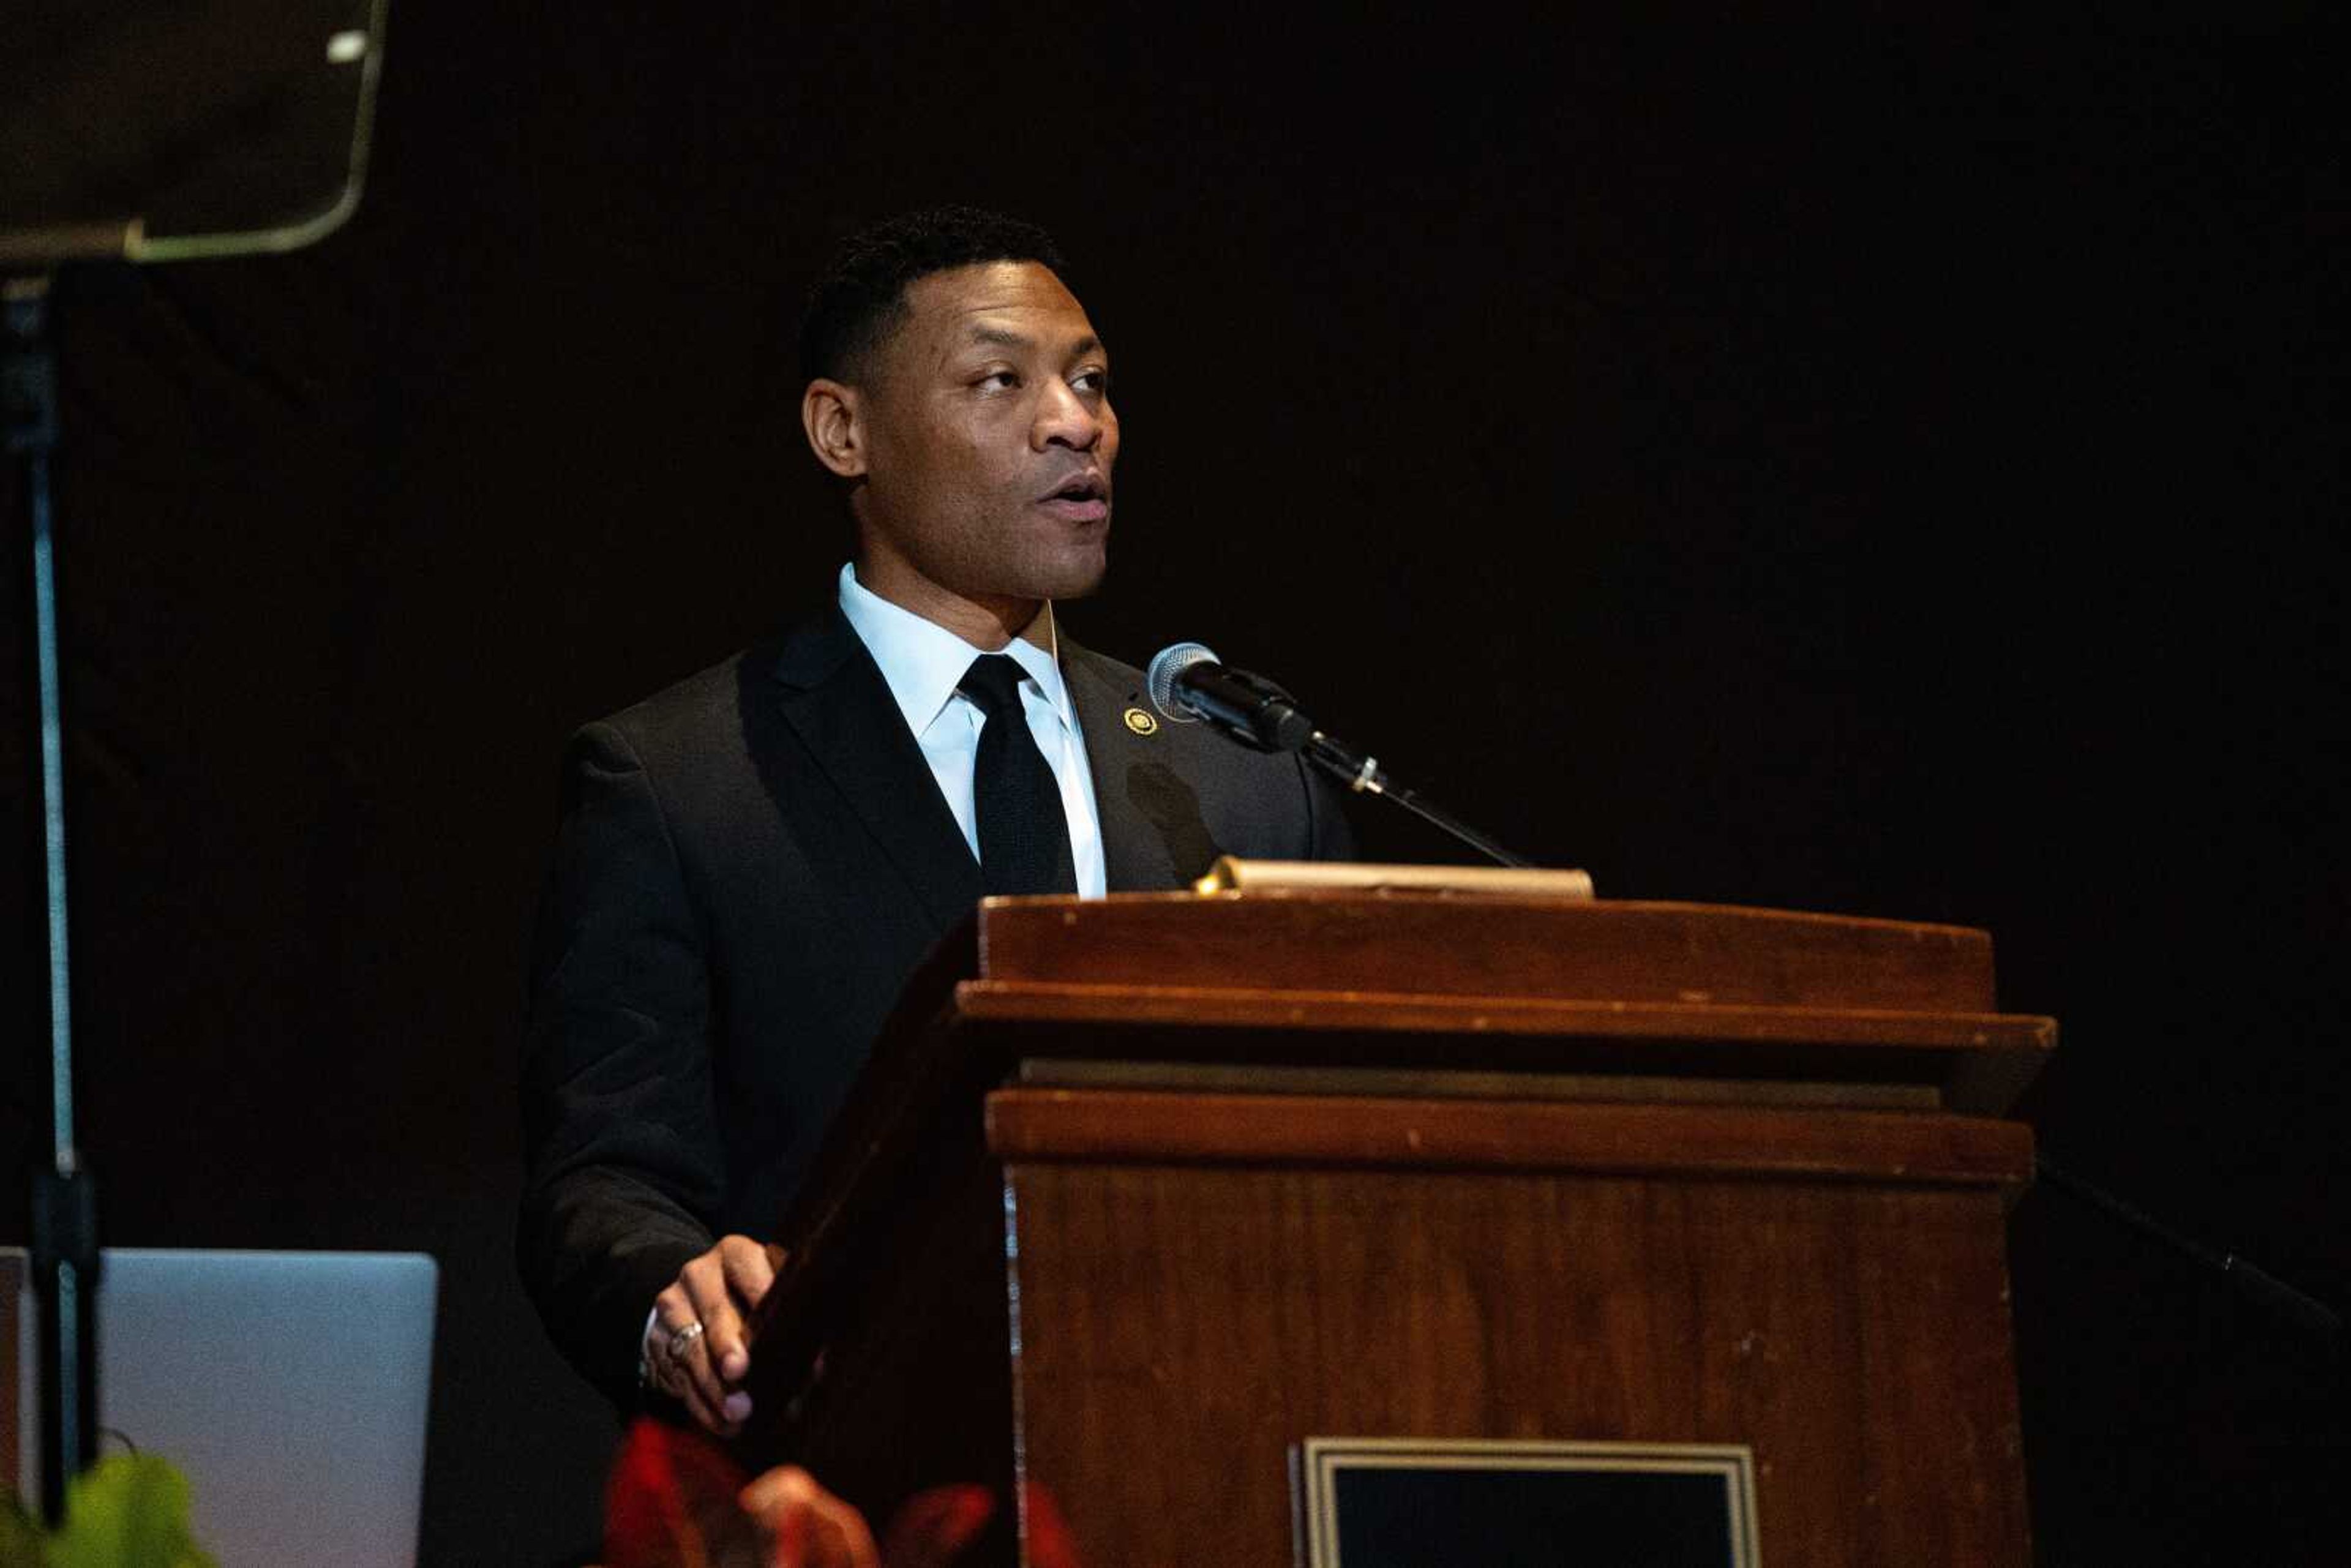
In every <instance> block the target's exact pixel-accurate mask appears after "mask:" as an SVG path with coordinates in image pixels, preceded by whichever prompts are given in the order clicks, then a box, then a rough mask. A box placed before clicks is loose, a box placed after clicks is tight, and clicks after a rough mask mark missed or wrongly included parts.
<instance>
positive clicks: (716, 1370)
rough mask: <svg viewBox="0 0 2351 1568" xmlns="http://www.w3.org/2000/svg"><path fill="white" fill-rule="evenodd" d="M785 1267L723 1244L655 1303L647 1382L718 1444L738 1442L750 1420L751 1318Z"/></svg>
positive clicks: (745, 1242)
mask: <svg viewBox="0 0 2351 1568" xmlns="http://www.w3.org/2000/svg"><path fill="white" fill-rule="evenodd" d="M783 1260H784V1254H783V1250H782V1249H780V1248H777V1247H771V1246H765V1245H762V1244H761V1243H759V1242H757V1241H754V1240H752V1239H750V1238H749V1237H747V1236H722V1237H720V1238H719V1239H718V1244H717V1245H716V1246H715V1247H713V1248H712V1249H710V1250H709V1251H707V1252H705V1253H703V1254H702V1255H701V1256H700V1257H698V1258H695V1259H694V1260H691V1261H689V1262H688V1263H687V1264H686V1265H685V1267H684V1268H683V1269H681V1270H678V1273H677V1278H676V1279H675V1280H674V1281H671V1283H670V1285H669V1287H668V1289H666V1290H664V1291H662V1293H661V1294H660V1295H658V1296H656V1297H654V1298H653V1317H652V1319H651V1320H650V1321H649V1322H647V1323H646V1325H645V1344H644V1364H645V1375H646V1377H647V1378H648V1379H649V1380H650V1381H651V1382H652V1383H653V1385H654V1386H655V1387H658V1388H660V1389H662V1390H663V1391H664V1392H665V1393H668V1394H670V1395H672V1396H674V1397H676V1398H677V1399H678V1400H679V1401H680V1402H681V1403H683V1404H684V1406H685V1407H686V1409H687V1410H689V1411H690V1412H692V1413H693V1416H694V1418H695V1421H696V1422H697V1423H699V1424H700V1425H701V1426H702V1427H703V1428H704V1429H705V1430H707V1431H710V1432H715V1433H716V1434H717V1435H718V1436H719V1437H734V1436H736V1435H737V1433H739V1432H741V1431H742V1430H743V1423H744V1422H745V1421H746V1420H747V1419H748V1418H749V1416H750V1414H751V1396H749V1395H748V1394H747V1393H745V1392H744V1391H743V1380H744V1378H746V1377H747V1376H748V1375H750V1371H751V1341H750V1332H749V1328H748V1324H749V1322H750V1316H751V1311H752V1309H753V1308H755V1307H757V1306H758V1304H759V1301H760V1298H761V1297H763V1296H765V1295H766V1294H767V1293H768V1286H770V1285H772V1284H774V1283H775V1282H776V1270H777V1269H778V1268H779V1267H781V1266H782V1264H783Z"/></svg>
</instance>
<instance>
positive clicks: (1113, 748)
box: [1061, 635, 1185, 893]
mask: <svg viewBox="0 0 2351 1568" xmlns="http://www.w3.org/2000/svg"><path fill="white" fill-rule="evenodd" d="M1061 674H1062V677H1063V679H1064V680H1066V681H1067V682H1068V684H1069V688H1070V706H1071V707H1072V708H1073V709H1075V710H1076V712H1077V716H1078V733H1079V734H1080V735H1081V736H1083V737H1085V742H1086V768H1087V770H1088V771H1089V772H1091V773H1092V775H1093V780H1094V812H1095V814H1096V816H1098V817H1099V818H1100V819H1101V821H1102V868H1103V871H1104V873H1106V875H1107V878H1108V881H1109V883H1110V890H1111V891H1112V892H1113V893H1122V892H1128V891H1133V890H1139V889H1152V890H1156V889H1161V888H1170V887H1181V886H1183V885H1184V883H1185V879H1184V878H1182V877H1180V876H1178V875H1177V874H1176V871H1175V862H1173V861H1172V860H1171V859H1170V858H1169V855H1168V848H1167V835H1166V834H1165V831H1162V830H1161V829H1160V828H1159V827H1158V826H1156V825H1155V824H1154V823H1153V821H1151V819H1150V818H1149V817H1147V816H1145V815H1144V811H1143V810H1142V807H1141V805H1140V803H1139V802H1138V800H1137V799H1136V791H1135V789H1134V779H1137V778H1138V777H1143V776H1156V775H1158V774H1161V773H1163V772H1164V771H1165V762H1166V759H1165V757H1164V756H1163V755H1162V752H1163V749H1164V747H1163V737H1164V732H1163V731H1162V730H1161V729H1160V728H1159V727H1158V726H1157V724H1156V722H1155V723H1154V726H1153V731H1152V733H1151V734H1148V735H1142V734H1137V733H1136V732H1135V731H1134V729H1133V728H1131V727H1129V726H1128V724H1127V721H1126V714H1127V712H1128V710H1130V709H1133V710H1134V711H1136V712H1140V713H1145V714H1148V713H1149V712H1150V709H1149V708H1148V706H1145V704H1144V694H1143V689H1142V687H1141V686H1140V685H1136V684H1135V683H1134V681H1132V680H1131V679H1129V678H1128V677H1127V673H1126V671H1125V669H1124V668H1123V666H1121V665H1117V664H1111V663H1110V662H1109V661H1108V660H1105V659H1102V658H1098V657H1096V656H1095V655H1094V654H1092V653H1088V652H1087V651H1086V650H1085V649H1083V648H1081V647H1079V646H1078V645H1077V644H1075V643H1071V641H1070V640H1069V638H1068V637H1067V636H1066V635H1064V636H1063V637H1062V638H1061Z"/></svg>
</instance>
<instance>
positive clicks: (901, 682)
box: [841, 562, 1076, 736]
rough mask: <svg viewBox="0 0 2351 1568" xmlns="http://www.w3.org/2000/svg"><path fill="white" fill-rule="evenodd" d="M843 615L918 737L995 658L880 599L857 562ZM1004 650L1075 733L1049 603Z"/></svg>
mask: <svg viewBox="0 0 2351 1568" xmlns="http://www.w3.org/2000/svg"><path fill="white" fill-rule="evenodd" d="M841 614H842V615H844V616H846V617H847V618H848V621H849V624H850V626H851V627H852V629H854V630H855V632H857V635H858V637H859V639H860V640H861V641H862V642H863V643H864V644H865V648H866V651H867V652H868V653H872V655H873V662H874V663H875V664H878V665H880V666H881V668H882V679H883V682H884V683H885V684H887V685H888V686H889V688H890V695H891V696H893V697H894V698H895V699H896V700H897V703H898V711H899V712H901V713H903V714H904V715H905V716H906V727H908V728H909V729H911V730H913V731H914V733H915V734H916V735H918V736H919V735H921V734H922V733H923V732H924V731H925V730H926V729H928V728H930V727H931V724H932V721H933V720H935V719H936V718H937V717H938V716H939V714H940V713H941V712H942V711H943V710H944V709H945V708H946V706H947V702H948V699H950V698H952V697H953V696H954V695H955V691H956V683H957V682H958V681H961V680H962V679H963V676H964V672H965V671H966V670H968V669H970V668H971V662H972V661H973V660H974V659H977V658H978V657H979V656H980V655H981V654H983V653H988V652H989V651H990V650H988V649H986V648H979V647H975V646H973V645H972V644H971V643H967V642H965V641H964V640H963V639H962V638H960V637H958V636H956V634H955V633H954V632H950V631H948V630H947V629H946V627H944V626H942V625H940V624H938V623H937V622H934V621H925V620H924V619H923V618H922V617H921V616H919V615H917V614H915V613H914V612H913V611H911V610H907V609H905V608H904V607H902V606H900V605H896V604H893V603H891V602H890V601H888V600H886V599H884V598H883V597H882V596H881V595H880V594H877V593H875V592H874V591H872V590H871V589H869V588H867V587H866V586H865V585H864V584H863V583H862V582H860V581H858V580H857V567H856V564H855V563H854V562H851V563H850V564H848V565H845V566H843V567H842V568H841ZM999 651H1000V652H1002V653H1008V654H1009V655H1011V656H1012V658H1014V659H1015V660H1017V661H1019V665H1020V668H1021V669H1022V670H1023V671H1024V672H1025V673H1026V674H1028V676H1029V679H1030V680H1032V681H1034V682H1036V683H1037V687H1038V689H1039V690H1040V691H1041V692H1043V693H1044V694H1045V699H1046V701H1048V702H1049V703H1050V704H1051V705H1052V708H1053V712H1054V713H1055V714H1056V715H1058V716H1060V718H1061V723H1062V724H1063V725H1064V726H1065V727H1069V728H1071V729H1074V728H1076V725H1075V724H1074V723H1073V722H1072V720H1071V716H1070V697H1069V691H1068V688H1067V687H1066V686H1064V685H1062V682H1061V636H1060V628H1059V627H1058V625H1057V624H1056V623H1055V622H1054V619H1053V606H1052V603H1051V601H1047V602H1046V604H1045V605H1044V607H1043V608H1042V609H1040V610H1039V611H1038V612H1037V619H1036V620H1035V621H1033V622H1029V625H1028V627H1027V628H1026V629H1025V630H1024V631H1022V632H1021V633H1020V635H1019V636H1018V637H1015V638H1014V639H1013V640H1012V641H1011V642H1010V643H1007V644H1005V646H1004V647H1003V648H1002V649H1001V650H999Z"/></svg>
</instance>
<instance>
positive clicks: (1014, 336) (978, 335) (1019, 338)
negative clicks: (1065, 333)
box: [964, 326, 1102, 359]
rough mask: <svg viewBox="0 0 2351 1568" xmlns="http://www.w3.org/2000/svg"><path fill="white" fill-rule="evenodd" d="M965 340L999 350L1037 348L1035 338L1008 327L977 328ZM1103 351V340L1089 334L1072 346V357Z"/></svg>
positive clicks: (966, 335) (971, 330) (968, 333)
mask: <svg viewBox="0 0 2351 1568" xmlns="http://www.w3.org/2000/svg"><path fill="white" fill-rule="evenodd" d="M964 338H965V340H966V341H967V342H971V343H986V344H988V345H990V346H992V347H995V348H999V349H1033V348H1035V347H1036V346H1037V340H1035V339H1034V338H1031V337H1029V336H1028V335H1027V334H1026V333H1023V332H1015V331H1013V330H1011V329H1009V328H1006V327H977V326H976V327H973V328H972V329H970V330H969V331H967V332H966V333H965V334H964ZM1101 352H1102V340H1101V339H1100V338H1097V337H1095V336H1094V335H1093V334H1092V333H1091V332H1089V333H1087V334H1086V335H1085V336H1084V337H1082V338H1081V339H1079V340H1077V341H1076V342H1074V343H1072V344H1071V345H1070V356H1071V358H1072V359H1075V358H1077V357H1078V356H1080V355H1081V354H1099V353H1101Z"/></svg>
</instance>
